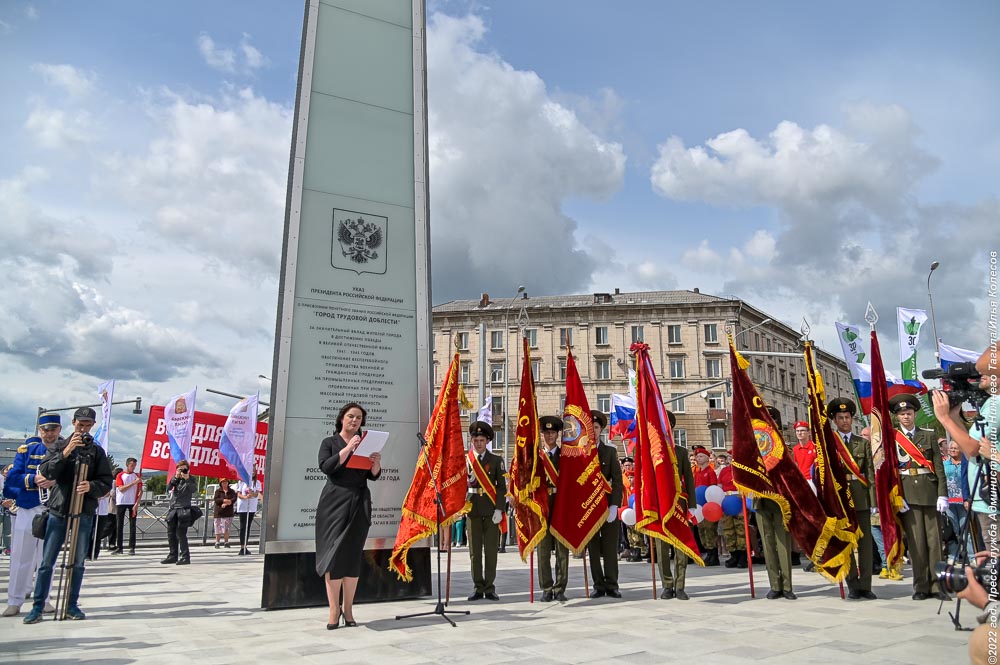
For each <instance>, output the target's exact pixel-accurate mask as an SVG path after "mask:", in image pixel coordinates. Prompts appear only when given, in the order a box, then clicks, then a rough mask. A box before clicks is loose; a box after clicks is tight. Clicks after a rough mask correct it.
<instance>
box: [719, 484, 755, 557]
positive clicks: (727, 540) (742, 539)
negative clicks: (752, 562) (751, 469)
mask: <svg viewBox="0 0 1000 665" xmlns="http://www.w3.org/2000/svg"><path fill="white" fill-rule="evenodd" d="M718 475H719V484H720V485H722V490H723V491H724V492H725V493H726V496H739V494H740V493H739V490H738V489H736V485H735V483H734V482H733V466H732V464H728V465H726V466H724V467H722V468H721V469H719V471H718ZM719 522H720V523H721V524H722V542H723V544H725V546H726V550H727V551H728V552H729V559H727V560H726V564H725V565H726V568H736V567H740V568H746V567H747V565H748V563H747V552H746V550H747V540H746V530H745V529H744V527H743V512H742V510H741V511H740V512H738V513H736V514H735V515H723V516H722V519H721V520H719Z"/></svg>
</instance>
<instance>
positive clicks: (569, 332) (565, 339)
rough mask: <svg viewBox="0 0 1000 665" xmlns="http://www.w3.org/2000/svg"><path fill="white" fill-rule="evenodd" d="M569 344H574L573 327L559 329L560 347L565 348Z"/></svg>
mask: <svg viewBox="0 0 1000 665" xmlns="http://www.w3.org/2000/svg"><path fill="white" fill-rule="evenodd" d="M567 346H573V329H572V328H560V329H559V347H560V348H563V349H565V348H566V347H567Z"/></svg>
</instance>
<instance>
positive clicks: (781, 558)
mask: <svg viewBox="0 0 1000 665" xmlns="http://www.w3.org/2000/svg"><path fill="white" fill-rule="evenodd" d="M767 412H768V413H770V414H771V418H772V419H773V420H774V424H775V425H777V426H778V430H781V412H780V411H778V410H777V409H776V408H774V407H773V406H769V407H767ZM754 510H755V511H756V513H757V515H756V517H757V530H758V531H759V532H760V541H761V543H762V544H763V546H764V567H765V568H767V580H768V582H769V583H770V585H771V590H770V591H768V592H767V599H768V600H774V599H775V598H782V597H784V598H787V599H788V600H795V599H796V598H798V596H796V595H795V592H794V591H792V534H790V533H788V529H786V528H785V522H784V520H783V519H782V516H781V506H779V505H778V504H777V503H775V502H774V501H771V500H770V499H764V498H757V499H755V500H754Z"/></svg>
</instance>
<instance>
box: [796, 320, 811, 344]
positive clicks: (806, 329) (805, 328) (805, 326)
mask: <svg viewBox="0 0 1000 665" xmlns="http://www.w3.org/2000/svg"><path fill="white" fill-rule="evenodd" d="M799 332H800V333H802V341H803V342H806V341H808V340H809V333H811V332H812V328H811V327H810V326H809V322H808V321H806V317H804V316H803V317H802V325H801V326H800V327H799Z"/></svg>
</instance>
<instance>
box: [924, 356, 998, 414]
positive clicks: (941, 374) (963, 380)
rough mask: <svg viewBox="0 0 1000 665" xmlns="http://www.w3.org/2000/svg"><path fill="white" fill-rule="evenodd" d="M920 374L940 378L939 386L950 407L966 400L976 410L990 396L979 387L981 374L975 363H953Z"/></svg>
mask: <svg viewBox="0 0 1000 665" xmlns="http://www.w3.org/2000/svg"><path fill="white" fill-rule="evenodd" d="M922 375H923V377H924V378H925V379H941V386H942V388H943V390H944V393H945V394H946V395H947V396H948V403H949V404H950V405H951V407H952V408H955V407H956V406H959V405H960V404H965V403H966V402H968V403H970V404H972V406H974V407H976V410H977V411H978V410H979V409H981V408H982V406H983V404H984V403H985V402H986V400H987V399H989V397H990V394H989V393H988V392H986V391H985V390H983V389H982V388H980V387H979V382H980V381H981V380H982V374H980V373H979V372H978V371H977V370H976V363H955V364H953V365H949V366H948V369H925V370H924V371H923V372H922Z"/></svg>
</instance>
